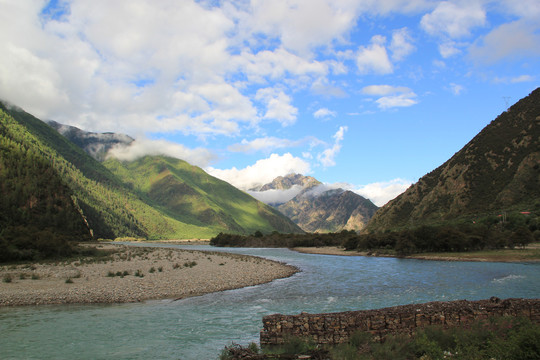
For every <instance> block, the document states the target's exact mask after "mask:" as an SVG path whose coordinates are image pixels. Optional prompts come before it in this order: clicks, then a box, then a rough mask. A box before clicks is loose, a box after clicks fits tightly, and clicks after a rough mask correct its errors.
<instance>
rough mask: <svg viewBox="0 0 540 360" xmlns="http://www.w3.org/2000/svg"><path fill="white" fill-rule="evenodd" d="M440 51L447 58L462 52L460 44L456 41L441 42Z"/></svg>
mask: <svg viewBox="0 0 540 360" xmlns="http://www.w3.org/2000/svg"><path fill="white" fill-rule="evenodd" d="M439 53H440V54H441V56H442V57H443V58H445V59H448V58H449V57H452V56H454V55H458V54H459V53H461V49H460V48H459V45H458V44H457V43H456V42H455V41H445V42H443V43H442V44H439Z"/></svg>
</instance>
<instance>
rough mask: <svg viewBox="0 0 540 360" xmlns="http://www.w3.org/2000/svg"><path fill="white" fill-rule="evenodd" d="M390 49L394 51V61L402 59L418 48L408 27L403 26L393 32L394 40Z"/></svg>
mask: <svg viewBox="0 0 540 360" xmlns="http://www.w3.org/2000/svg"><path fill="white" fill-rule="evenodd" d="M389 49H390V51H391V52H392V60H394V61H401V60H403V59H404V58H405V57H407V56H408V55H409V54H411V53H412V52H413V51H414V50H416V48H415V46H414V45H413V40H412V37H411V35H410V34H409V30H408V29H407V28H401V29H398V30H395V31H394V32H393V33H392V42H391V43H390V46H389Z"/></svg>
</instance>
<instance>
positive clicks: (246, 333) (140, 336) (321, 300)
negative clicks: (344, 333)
mask: <svg viewBox="0 0 540 360" xmlns="http://www.w3.org/2000/svg"><path fill="white" fill-rule="evenodd" d="M162 246H167V247H178V248H186V247H185V246H174V245H162ZM187 248H189V249H194V250H212V251H216V250H218V251H228V252H234V253H242V254H248V255H256V256H262V257H266V258H270V259H273V260H278V261H283V262H286V263H289V264H292V265H295V266H297V267H298V268H300V269H301V272H299V273H297V274H296V275H294V276H292V277H290V278H287V279H280V280H276V281H273V282H271V283H268V284H264V285H259V286H253V287H247V288H243V289H238V290H231V291H225V292H221V293H214V294H208V295H204V296H199V297H194V298H188V299H184V300H179V301H171V300H159V301H148V302H144V303H135V304H115V305H60V306H58V305H50V306H29V307H14V308H2V309H0V358H1V359H145V360H146V359H183V360H190V359H216V358H218V356H219V353H220V351H221V349H223V347H224V346H226V345H230V344H231V343H232V342H234V343H240V344H244V345H247V344H248V343H249V342H251V341H255V342H257V341H258V338H259V331H260V330H261V328H262V321H261V319H262V317H263V316H264V315H268V314H273V313H284V314H298V313H300V312H302V311H306V312H311V313H319V312H335V311H347V310H362V309H374V308H381V307H387V306H395V305H403V304H408V303H422V302H427V301H435V300H444V301H447V300H459V299H467V300H479V299H486V298H489V297H491V296H497V297H499V298H509V297H523V298H538V297H540V264H539V263H489V262H488V263H484V262H443V261H424V260H410V259H396V258H377V257H340V256H328V255H312V254H301V253H297V252H294V251H290V250H287V249H219V248H213V247H209V246H188V247H187Z"/></svg>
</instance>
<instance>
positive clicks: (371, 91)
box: [362, 85, 411, 96]
mask: <svg viewBox="0 0 540 360" xmlns="http://www.w3.org/2000/svg"><path fill="white" fill-rule="evenodd" d="M410 91H411V89H409V88H408V87H405V86H391V85H369V86H365V87H363V88H362V94H366V95H379V96H382V95H390V94H395V93H408V92H410Z"/></svg>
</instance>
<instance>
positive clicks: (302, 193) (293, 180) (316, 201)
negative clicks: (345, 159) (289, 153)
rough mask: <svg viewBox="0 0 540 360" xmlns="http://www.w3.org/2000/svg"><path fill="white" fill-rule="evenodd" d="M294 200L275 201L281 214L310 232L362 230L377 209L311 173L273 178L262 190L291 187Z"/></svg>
mask: <svg viewBox="0 0 540 360" xmlns="http://www.w3.org/2000/svg"><path fill="white" fill-rule="evenodd" d="M294 187H296V189H297V193H296V195H295V196H294V197H292V199H290V200H288V201H286V202H283V203H277V204H273V206H274V207H275V208H276V209H278V210H279V211H280V212H281V213H282V214H284V215H285V216H287V217H288V218H290V219H291V220H292V221H294V222H295V223H296V224H297V225H298V226H300V227H301V228H302V230H304V231H307V232H339V231H342V230H353V231H359V230H361V229H362V228H363V227H364V226H365V224H367V222H368V221H369V219H370V218H371V217H372V216H373V214H374V213H375V211H376V210H377V209H378V207H377V206H376V205H374V204H373V203H372V202H371V201H370V200H368V199H365V198H364V197H362V196H360V195H358V194H356V193H354V192H352V191H349V190H344V189H341V188H331V187H328V186H326V185H324V184H322V183H321V182H320V181H318V180H317V179H315V178H313V177H311V176H304V175H300V174H289V175H287V176H280V177H277V178H276V179H274V180H273V181H272V182H271V183H269V184H266V185H264V186H262V187H261V191H262V192H264V191H273V190H289V189H293V188H294Z"/></svg>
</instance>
